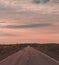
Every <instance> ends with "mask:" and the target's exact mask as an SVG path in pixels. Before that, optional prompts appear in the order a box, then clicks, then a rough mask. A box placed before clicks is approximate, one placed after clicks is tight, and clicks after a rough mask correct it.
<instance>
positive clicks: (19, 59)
mask: <svg viewBox="0 0 59 65" xmlns="http://www.w3.org/2000/svg"><path fill="white" fill-rule="evenodd" d="M0 65H59V62H58V61H56V60H54V59H53V58H51V57H49V56H47V55H46V54H44V53H42V52H40V51H38V50H36V49H34V48H32V47H30V46H28V47H26V48H24V49H23V50H20V51H18V52H16V53H14V54H12V55H10V56H8V57H7V58H6V59H4V60H2V61H0Z"/></svg>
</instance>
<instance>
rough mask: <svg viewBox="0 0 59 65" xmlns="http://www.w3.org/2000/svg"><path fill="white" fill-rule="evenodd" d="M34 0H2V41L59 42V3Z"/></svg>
mask: <svg viewBox="0 0 59 65" xmlns="http://www.w3.org/2000/svg"><path fill="white" fill-rule="evenodd" d="M32 1H34V0H24V1H23V0H22V1H21V0H17V1H14V0H12V1H11V0H3V1H2V0H1V1H0V43H4V44H5V43H11V44H12V43H20V42H21V43H24V42H39V43H45V42H46V43H47V42H56V43H59V4H56V3H54V2H52V3H50V2H49V3H41V4H37V3H36V4H35V3H34V2H32ZM15 3H16V4H15ZM10 4H11V5H10ZM52 5H53V6H52Z"/></svg>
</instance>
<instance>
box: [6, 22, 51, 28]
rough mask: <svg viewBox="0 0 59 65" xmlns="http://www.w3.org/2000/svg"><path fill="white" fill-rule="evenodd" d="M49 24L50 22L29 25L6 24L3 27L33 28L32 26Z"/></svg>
mask: <svg viewBox="0 0 59 65" xmlns="http://www.w3.org/2000/svg"><path fill="white" fill-rule="evenodd" d="M46 26H51V24H50V23H46V24H29V25H7V26H5V28H13V29H14V28H34V27H46Z"/></svg>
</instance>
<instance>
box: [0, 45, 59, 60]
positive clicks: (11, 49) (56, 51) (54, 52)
mask: <svg viewBox="0 0 59 65" xmlns="http://www.w3.org/2000/svg"><path fill="white" fill-rule="evenodd" d="M29 45H30V46H31V47H33V48H35V49H37V50H39V51H41V52H44V53H46V54H47V55H49V56H51V57H53V58H54V59H56V60H58V61H59V44H13V45H0V61H1V60H3V59H4V58H6V57H8V56H9V55H11V54H13V53H15V52H17V51H19V50H21V49H23V48H25V47H26V46H29Z"/></svg>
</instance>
